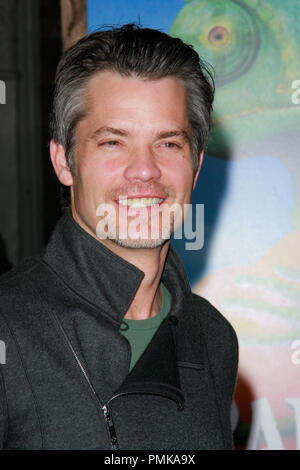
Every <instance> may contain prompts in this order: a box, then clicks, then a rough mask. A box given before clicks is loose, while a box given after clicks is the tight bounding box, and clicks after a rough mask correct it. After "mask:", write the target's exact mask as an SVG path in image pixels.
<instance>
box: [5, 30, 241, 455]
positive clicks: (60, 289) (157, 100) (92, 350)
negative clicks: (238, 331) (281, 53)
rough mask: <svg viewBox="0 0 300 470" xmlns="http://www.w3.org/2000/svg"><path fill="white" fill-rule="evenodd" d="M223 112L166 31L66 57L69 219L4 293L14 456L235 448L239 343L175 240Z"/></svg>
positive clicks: (139, 33) (136, 33) (193, 62)
mask: <svg viewBox="0 0 300 470" xmlns="http://www.w3.org/2000/svg"><path fill="white" fill-rule="evenodd" d="M212 100H213V86H212V82H211V80H210V78H209V76H208V74H207V71H206V69H205V68H204V66H203V64H202V63H200V62H199V57H198V55H197V53H196V52H195V51H194V50H193V49H192V48H191V47H190V46H188V45H186V44H184V43H183V42H182V41H181V40H180V39H175V38H171V37H169V36H168V35H166V34H163V33H161V32H159V31H155V30H150V29H142V28H136V27H134V26H132V25H126V26H124V27H122V28H120V29H115V30H109V31H101V32H96V33H94V34H91V35H90V36H88V37H85V38H83V39H82V40H81V41H79V42H78V43H77V44H76V45H74V46H73V47H72V48H71V49H69V50H68V51H67V52H66V53H65V55H64V57H63V58H62V60H61V62H60V64H59V66H58V71H57V76H56V84H55V93H54V103H53V113H52V118H51V131H52V140H51V143H50V154H51V160H52V163H53V167H54V170H55V172H56V174H57V177H58V178H59V180H60V182H61V183H62V184H63V185H64V186H66V187H69V188H70V197H71V209H70V210H67V211H66V213H65V214H64V215H63V217H62V218H61V220H60V221H59V222H58V224H57V226H56V228H55V230H54V232H53V234H52V237H51V239H50V241H49V243H48V246H47V247H46V249H45V251H44V253H43V254H42V256H41V257H40V258H38V259H37V260H33V261H31V260H29V261H27V262H26V263H25V265H24V266H22V268H19V269H18V270H16V271H13V272H11V273H9V274H7V275H6V276H5V277H4V278H3V280H2V283H1V309H0V312H1V330H0V331H1V339H2V340H3V341H4V342H5V345H6V351H7V355H6V363H5V364H3V365H2V366H1V373H2V381H1V387H2V388H1V402H0V403H1V406H0V413H1V415H0V416H1V419H0V436H1V438H0V442H1V445H2V447H3V448H10V449H230V448H232V433H231V426H230V407H231V401H232V396H233V392H234V386H235V380H236V372H237V340H236V336H235V333H234V331H233V329H232V327H231V325H230V324H229V323H228V322H227V321H226V320H225V319H224V318H223V317H222V315H221V314H220V313H219V312H217V311H216V310H215V309H214V308H213V307H212V306H211V305H210V304H209V303H208V302H207V301H206V300H204V299H202V298H200V297H198V296H196V295H194V294H192V293H191V289H190V285H189V282H188V280H187V277H186V274H185V272H184V269H183V267H182V265H181V263H180V261H179V259H178V257H177V255H176V253H175V251H174V250H173V249H172V248H171V247H170V239H169V238H170V234H171V233H172V232H173V231H174V230H175V229H176V228H177V226H178V224H179V222H181V221H182V218H183V215H184V208H185V205H187V204H189V201H190V196H191V191H192V189H193V188H194V187H195V184H196V181H197V177H198V174H199V171H200V167H201V163H202V158H203V148H204V145H205V142H206V140H207V137H208V129H209V122H210V111H211V109H212ZM174 208H175V209H174ZM173 209H174V210H173ZM180 209H182V211H181V210H180ZM166 214H167V217H166Z"/></svg>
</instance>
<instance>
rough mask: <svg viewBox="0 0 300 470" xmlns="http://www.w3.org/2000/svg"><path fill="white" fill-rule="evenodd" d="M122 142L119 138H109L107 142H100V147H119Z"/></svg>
mask: <svg viewBox="0 0 300 470" xmlns="http://www.w3.org/2000/svg"><path fill="white" fill-rule="evenodd" d="M119 143H120V142H118V141H117V140H107V141H106V142H100V143H99V144H98V146H99V147H117V146H118V145H119Z"/></svg>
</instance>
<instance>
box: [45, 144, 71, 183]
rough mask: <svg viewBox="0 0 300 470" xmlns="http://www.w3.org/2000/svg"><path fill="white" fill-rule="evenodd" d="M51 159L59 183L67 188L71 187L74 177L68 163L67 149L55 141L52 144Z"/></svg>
mask: <svg viewBox="0 0 300 470" xmlns="http://www.w3.org/2000/svg"><path fill="white" fill-rule="evenodd" d="M50 157H51V161H52V165H53V168H54V171H55V173H56V176H57V178H58V179H59V181H60V182H61V183H62V184H64V185H65V186H71V185H72V184H73V176H72V173H71V170H70V168H69V165H68V162H67V157H66V153H65V149H64V147H63V146H62V145H61V144H57V143H56V142H54V140H53V139H52V140H51V142H50Z"/></svg>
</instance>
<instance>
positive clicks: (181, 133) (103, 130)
mask: <svg viewBox="0 0 300 470" xmlns="http://www.w3.org/2000/svg"><path fill="white" fill-rule="evenodd" d="M103 134H113V135H117V136H120V137H128V135H129V132H127V131H125V130H123V129H117V128H115V127H106V126H104V127H100V128H99V129H97V130H96V131H95V132H93V133H92V134H91V135H90V137H89V140H93V139H97V138H99V137H101V136H102V135H103ZM156 137H157V138H158V139H168V138H169V137H183V138H184V140H185V141H186V142H188V143H190V142H191V138H190V136H189V134H188V132H187V131H186V130H184V129H174V130H170V131H162V132H159V133H158V134H157V136H156Z"/></svg>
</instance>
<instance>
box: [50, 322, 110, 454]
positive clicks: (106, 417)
mask: <svg viewBox="0 0 300 470" xmlns="http://www.w3.org/2000/svg"><path fill="white" fill-rule="evenodd" d="M54 317H55V319H56V322H57V324H58V325H59V328H60V331H61V332H62V334H63V336H64V338H65V340H66V342H67V345H68V346H69V348H70V350H71V352H72V354H73V356H74V358H75V360H76V362H77V364H78V366H79V368H80V370H81V372H82V373H83V376H84V378H85V380H86V381H87V383H88V385H89V387H90V389H91V391H92V393H93V395H94V396H95V398H96V400H97V403H98V404H99V405H100V407H101V410H102V412H103V415H104V421H105V424H106V428H107V430H108V434H109V438H110V444H111V449H112V450H118V449H119V445H118V440H117V435H116V430H115V426H114V423H113V420H112V416H111V413H110V410H109V407H108V405H102V403H101V401H100V399H99V397H98V395H97V393H96V390H95V389H94V387H93V385H92V383H91V381H90V379H89V376H88V374H87V372H86V370H85V368H84V367H83V365H82V364H81V362H80V359H79V357H78V356H77V354H76V352H75V351H74V349H73V346H72V344H71V343H70V340H69V338H68V336H67V335H66V332H65V330H64V329H63V327H62V325H61V323H60V321H59V320H58V318H57V317H56V315H54Z"/></svg>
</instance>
